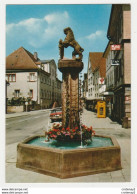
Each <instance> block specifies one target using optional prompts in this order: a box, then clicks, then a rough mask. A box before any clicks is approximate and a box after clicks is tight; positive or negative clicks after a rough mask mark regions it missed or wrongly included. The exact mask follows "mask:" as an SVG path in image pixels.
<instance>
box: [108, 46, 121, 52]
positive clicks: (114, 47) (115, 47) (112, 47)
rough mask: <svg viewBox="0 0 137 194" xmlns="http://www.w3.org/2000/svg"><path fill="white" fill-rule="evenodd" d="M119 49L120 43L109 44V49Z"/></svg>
mask: <svg viewBox="0 0 137 194" xmlns="http://www.w3.org/2000/svg"><path fill="white" fill-rule="evenodd" d="M120 49H121V45H120V44H113V45H111V46H110V50H111V51H118V50H120Z"/></svg>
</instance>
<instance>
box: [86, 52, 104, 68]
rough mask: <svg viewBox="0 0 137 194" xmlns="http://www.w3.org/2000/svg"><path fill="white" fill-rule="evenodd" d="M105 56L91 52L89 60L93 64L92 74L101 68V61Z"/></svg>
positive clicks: (101, 53)
mask: <svg viewBox="0 0 137 194" xmlns="http://www.w3.org/2000/svg"><path fill="white" fill-rule="evenodd" d="M102 56H103V52H90V53H89V60H90V62H91V69H92V72H94V71H95V69H96V68H97V67H98V66H99V61H100V60H101V58H102Z"/></svg>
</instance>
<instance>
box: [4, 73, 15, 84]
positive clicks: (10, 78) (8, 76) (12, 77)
mask: <svg viewBox="0 0 137 194" xmlns="http://www.w3.org/2000/svg"><path fill="white" fill-rule="evenodd" d="M6 80H7V81H8V82H16V74H6Z"/></svg>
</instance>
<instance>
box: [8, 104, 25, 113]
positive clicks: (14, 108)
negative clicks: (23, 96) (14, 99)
mask: <svg viewBox="0 0 137 194" xmlns="http://www.w3.org/2000/svg"><path fill="white" fill-rule="evenodd" d="M23 111H24V106H23V105H22V106H7V112H8V113H10V112H23Z"/></svg>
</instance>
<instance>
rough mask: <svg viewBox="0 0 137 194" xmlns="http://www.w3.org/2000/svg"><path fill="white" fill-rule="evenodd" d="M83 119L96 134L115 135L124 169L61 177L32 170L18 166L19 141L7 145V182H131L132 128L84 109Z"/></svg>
mask: <svg viewBox="0 0 137 194" xmlns="http://www.w3.org/2000/svg"><path fill="white" fill-rule="evenodd" d="M82 121H83V123H84V124H85V125H87V126H91V125H92V126H93V129H94V130H95V131H96V134H102V135H112V136H115V137H116V139H117V141H118V143H119V145H120V147H121V162H122V169H121V170H118V171H113V172H107V173H100V174H94V175H88V176H81V177H74V178H68V179H59V178H56V177H52V176H47V175H43V174H39V173H36V172H32V171H27V170H22V169H19V168H16V156H17V151H16V149H17V143H15V144H10V145H8V146H6V182H7V183H80V182H83V183H93V182H94V183H101V182H103V183H107V182H113V183H114V182H130V180H131V174H130V173H131V167H130V163H131V161H130V160H131V139H130V129H125V128H122V127H121V125H119V124H117V123H114V122H112V121H111V120H110V119H109V118H101V119H100V118H97V117H96V114H95V113H93V112H90V111H87V110H84V112H83V115H82Z"/></svg>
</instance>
